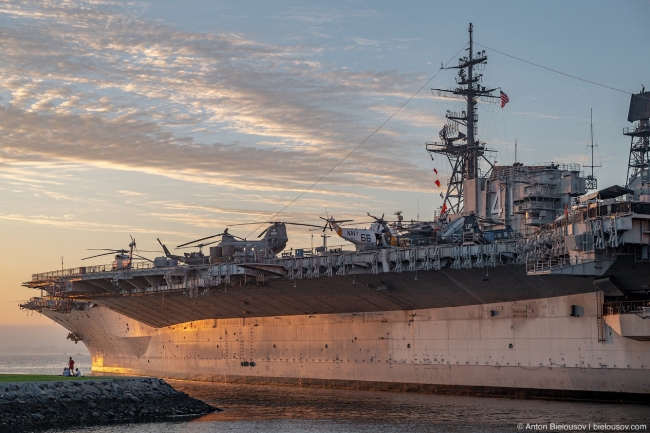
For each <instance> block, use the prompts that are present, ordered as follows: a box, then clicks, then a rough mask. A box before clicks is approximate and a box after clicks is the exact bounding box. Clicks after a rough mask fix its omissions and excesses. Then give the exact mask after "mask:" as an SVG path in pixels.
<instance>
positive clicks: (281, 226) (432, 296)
mask: <svg viewBox="0 0 650 433" xmlns="http://www.w3.org/2000/svg"><path fill="white" fill-rule="evenodd" d="M486 62H487V55H486V54H485V52H484V51H481V52H478V53H475V52H474V50H473V39H472V26H471V24H470V43H469V47H468V55H467V56H464V57H462V58H461V59H459V64H458V66H455V69H457V70H458V71H459V72H458V77H459V78H458V79H457V87H456V88H454V89H450V90H443V89H436V91H439V92H441V93H442V92H446V93H448V94H452V95H456V96H458V97H462V98H464V99H465V100H466V102H467V104H466V109H465V110H463V111H462V112H460V113H452V112H448V113H447V119H448V121H449V122H448V123H447V124H446V125H445V127H444V128H443V130H442V131H441V132H440V141H439V142H431V143H427V144H426V147H427V151H429V152H431V153H434V154H437V155H444V156H446V157H447V158H448V159H449V162H450V163H451V167H452V175H451V178H450V181H449V185H448V188H447V193H446V195H445V197H444V203H445V204H444V205H443V208H442V209H441V210H442V211H441V212H440V213H439V214H438V215H437V216H436V220H435V221H431V222H428V223H418V224H414V225H411V226H403V225H402V224H401V222H400V223H399V224H398V225H395V224H393V225H392V226H389V225H388V224H387V223H386V222H385V221H383V217H382V218H381V219H380V218H376V220H377V223H376V224H375V225H373V227H374V228H373V230H374V231H373V236H372V239H370V237H367V238H364V240H363V242H365V243H359V244H357V243H355V246H356V248H355V250H354V251H344V250H341V249H330V250H328V249H326V248H319V249H318V250H317V251H314V250H311V249H296V250H292V251H291V253H288V252H284V253H282V254H281V255H280V256H279V257H278V256H277V255H276V254H277V253H278V252H280V251H282V249H283V248H284V245H286V240H287V236H286V226H285V223H281V222H273V223H271V225H270V226H269V228H268V229H267V230H266V231H265V233H264V238H263V239H262V240H260V241H256V242H250V241H245V240H237V239H234V237H233V236H232V235H230V234H228V232H227V231H226V232H224V233H222V234H221V236H222V241H221V243H220V244H219V245H217V246H216V247H211V248H210V253H209V255H203V253H202V252H200V253H196V254H194V255H186V256H184V257H180V256H172V255H171V254H169V252H168V250H167V248H166V247H164V249H165V252H166V256H164V257H159V258H156V259H155V260H154V261H153V262H152V263H150V264H149V263H148V264H138V265H135V264H134V262H133V261H132V258H133V257H132V254H133V252H132V251H126V250H119V251H115V252H116V253H118V254H117V255H116V260H115V262H114V263H113V264H112V265H107V266H86V267H79V268H73V269H68V270H62V271H52V272H46V273H40V274H34V275H33V276H32V279H31V281H28V282H26V283H24V285H25V286H26V287H30V288H33V289H38V290H41V291H42V293H43V295H42V296H40V297H35V298H32V299H31V300H30V301H29V302H27V303H25V304H23V305H22V306H21V307H23V308H27V309H31V310H37V311H40V312H41V313H42V314H44V315H46V316H47V317H49V318H51V319H52V320H54V321H55V322H57V323H59V324H61V325H62V326H63V327H65V328H66V329H68V330H69V331H70V334H69V338H71V339H73V340H75V341H80V342H82V343H83V344H85V345H86V346H87V348H88V350H89V352H90V354H91V356H92V369H93V372H97V373H111V374H115V373H125V374H132V375H154V376H161V377H168V378H180V379H192V380H206V381H236V382H250V383H291V384H313V385H321V386H350V387H363V388H375V389H413V390H429V391H441V392H442V391H445V392H472V393H492V394H516V395H519V394H521V395H542V396H554V397H561V398H570V397H577V398H582V397H588V398H592V397H602V398H612V399H632V400H638V399H648V397H649V396H650V320H647V319H649V318H650V303H649V302H650V296H649V295H648V292H649V290H650V289H649V285H650V183H649V179H650V177H649V168H648V156H649V153H648V149H649V143H648V139H649V137H650V123H649V121H648V118H649V117H650V108H649V106H648V104H647V103H646V102H647V101H648V100H649V99H650V93H649V92H644V91H642V92H641V93H639V94H638V95H633V97H632V102H631V106H630V116H629V117H628V120H630V121H631V122H635V123H634V126H632V127H629V128H626V129H625V130H624V134H625V135H627V136H630V137H632V145H631V151H630V173H629V176H628V178H627V179H626V185H625V186H624V187H623V186H617V185H614V186H611V187H608V188H604V189H597V188H595V189H594V190H593V191H591V192H589V191H588V190H587V183H589V184H590V186H593V187H595V186H596V185H595V182H594V179H593V178H591V177H588V176H585V175H584V173H583V172H582V171H581V169H580V166H579V165H577V164H566V163H543V164H536V165H524V164H521V163H515V164H514V165H512V166H505V165H496V164H495V163H494V162H491V161H490V159H489V158H487V157H486V152H488V151H489V150H488V149H487V147H486V145H485V143H483V142H480V141H479V139H478V128H477V125H478V114H477V111H476V110H475V108H476V105H477V101H478V100H479V99H483V100H486V101H488V102H489V101H490V99H495V100H498V99H499V98H500V96H496V95H494V94H493V92H494V91H495V90H497V89H496V88H493V89H490V88H486V87H484V86H483V85H482V75H480V74H477V73H476V72H477V69H475V68H476V66H477V65H484V64H485V63H486ZM644 104H645V105H644ZM463 130H464V131H465V132H463ZM327 224H329V227H332V226H334V225H335V224H337V222H336V221H334V220H333V219H328V222H327ZM339 234H341V235H342V233H339ZM206 239H207V238H206ZM199 241H202V239H201V240H199ZM199 245H200V246H201V248H202V246H205V245H207V244H199ZM127 253H128V254H127ZM118 256H119V257H118Z"/></svg>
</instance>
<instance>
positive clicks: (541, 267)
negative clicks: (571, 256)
mask: <svg viewBox="0 0 650 433" xmlns="http://www.w3.org/2000/svg"><path fill="white" fill-rule="evenodd" d="M570 265H571V262H570V261H569V260H565V259H564V258H559V259H542V260H532V259H531V260H527V261H526V272H527V273H531V272H533V273H537V272H546V271H552V270H554V269H561V268H564V267H567V266H570Z"/></svg>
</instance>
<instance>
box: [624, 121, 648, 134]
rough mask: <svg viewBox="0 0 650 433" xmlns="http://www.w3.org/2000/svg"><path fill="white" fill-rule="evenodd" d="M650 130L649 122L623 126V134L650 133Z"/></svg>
mask: <svg viewBox="0 0 650 433" xmlns="http://www.w3.org/2000/svg"><path fill="white" fill-rule="evenodd" d="M648 132H650V125H648V124H641V123H639V124H636V125H633V126H626V127H625V128H623V135H632V134H639V133H648Z"/></svg>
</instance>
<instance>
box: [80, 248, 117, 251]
mask: <svg viewBox="0 0 650 433" xmlns="http://www.w3.org/2000/svg"><path fill="white" fill-rule="evenodd" d="M86 251H122V250H118V249H115V248H112V249H111V248H86Z"/></svg>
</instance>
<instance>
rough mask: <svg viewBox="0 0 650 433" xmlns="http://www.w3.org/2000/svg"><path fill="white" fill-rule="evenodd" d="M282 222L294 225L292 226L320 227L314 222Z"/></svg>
mask: <svg viewBox="0 0 650 433" xmlns="http://www.w3.org/2000/svg"><path fill="white" fill-rule="evenodd" d="M283 224H291V225H294V226H307V227H320V226H317V225H314V224H303V223H286V222H285V223H283Z"/></svg>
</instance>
